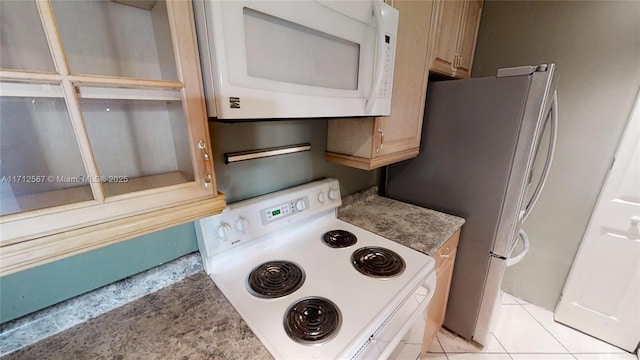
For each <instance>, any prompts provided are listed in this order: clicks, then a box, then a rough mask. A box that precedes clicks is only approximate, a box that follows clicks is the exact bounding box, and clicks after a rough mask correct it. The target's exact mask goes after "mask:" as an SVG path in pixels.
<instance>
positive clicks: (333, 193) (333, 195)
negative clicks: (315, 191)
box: [329, 189, 338, 200]
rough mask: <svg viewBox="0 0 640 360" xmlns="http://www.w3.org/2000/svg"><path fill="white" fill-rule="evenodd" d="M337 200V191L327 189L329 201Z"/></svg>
mask: <svg viewBox="0 0 640 360" xmlns="http://www.w3.org/2000/svg"><path fill="white" fill-rule="evenodd" d="M337 199H338V190H336V189H329V200H337Z"/></svg>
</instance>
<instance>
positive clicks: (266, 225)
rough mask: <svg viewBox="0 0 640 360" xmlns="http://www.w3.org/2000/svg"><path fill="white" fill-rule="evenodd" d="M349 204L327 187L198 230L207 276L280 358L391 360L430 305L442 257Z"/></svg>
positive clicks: (241, 208) (282, 194) (247, 208)
mask: <svg viewBox="0 0 640 360" xmlns="http://www.w3.org/2000/svg"><path fill="white" fill-rule="evenodd" d="M341 204H342V202H341V197H340V190H339V184H338V181H337V180H334V179H325V180H320V181H315V182H312V183H308V184H304V185H301V186H297V187H293V188H289V189H285V190H282V191H278V192H275V193H271V194H267V195H264V196H260V197H257V198H253V199H249V200H245V201H241V202H237V203H234V204H230V205H228V206H227V208H226V209H225V210H224V211H223V212H222V213H221V214H219V215H215V216H211V217H208V218H204V219H201V220H199V221H198V222H196V233H197V237H198V247H199V249H200V252H201V254H202V259H203V263H204V268H205V271H206V272H207V274H208V275H209V276H210V277H211V278H212V279H213V281H214V282H215V284H216V285H217V286H218V287H219V288H220V289H221V291H222V292H223V294H224V295H225V297H226V298H227V299H228V300H229V301H230V302H231V304H232V305H233V307H234V308H235V309H236V310H237V311H238V313H239V314H240V315H241V316H242V318H243V319H244V320H245V321H246V323H247V324H248V325H249V327H250V328H251V330H252V331H253V333H254V334H255V335H256V336H257V337H258V339H259V340H260V341H261V342H262V344H263V345H264V346H265V347H266V349H267V350H268V351H269V352H270V353H271V355H272V356H273V357H274V358H275V359H386V358H388V356H389V355H390V354H391V353H392V352H393V350H394V349H395V347H396V346H397V344H398V343H399V342H400V340H401V339H402V337H403V336H404V335H405V334H406V333H407V331H408V330H409V329H410V328H411V326H412V325H413V323H414V322H415V320H417V318H418V317H419V316H423V314H424V311H425V309H426V307H427V305H428V303H429V301H430V300H431V297H432V295H433V292H434V290H435V285H436V283H435V282H436V280H435V271H434V260H433V258H431V257H429V256H427V255H425V254H422V253H420V252H417V251H415V250H413V249H410V248H408V247H405V246H403V245H401V244H398V243H396V242H394V241H391V240H389V239H386V238H383V237H381V236H379V235H376V234H373V233H371V232H369V231H366V230H364V229H361V228H359V227H356V226H354V225H352V224H349V223H347V222H344V221H342V220H339V219H337V218H336V209H337V208H338V207H339V206H340V205H341Z"/></svg>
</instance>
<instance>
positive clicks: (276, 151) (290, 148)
mask: <svg viewBox="0 0 640 360" xmlns="http://www.w3.org/2000/svg"><path fill="white" fill-rule="evenodd" d="M310 150H311V144H310V143H304V144H296V145H287V146H278V147H272V148H267V149H258V150H247V151H237V152H230V153H224V163H225V164H231V163H234V162H238V161H245V160H254V159H260V158H265V157H270V156H278V155H284V154H292V153H297V152H302V151H310Z"/></svg>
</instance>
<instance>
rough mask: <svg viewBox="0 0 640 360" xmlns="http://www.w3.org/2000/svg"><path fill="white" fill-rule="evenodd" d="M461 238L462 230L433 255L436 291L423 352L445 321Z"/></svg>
mask: <svg viewBox="0 0 640 360" xmlns="http://www.w3.org/2000/svg"><path fill="white" fill-rule="evenodd" d="M459 239H460V230H458V231H457V232H456V233H455V234H453V235H452V236H451V238H449V240H447V242H445V243H444V244H443V245H442V246H441V247H440V249H438V251H437V252H436V254H434V255H433V257H434V259H435V260H436V264H435V266H436V291H435V293H434V294H433V298H431V302H430V303H429V308H428V309H427V316H426V321H425V329H424V340H423V343H422V352H423V353H425V352H426V351H427V349H428V347H429V344H430V343H431V341H433V338H434V337H435V335H436V333H437V332H438V330H440V328H441V327H442V323H443V322H444V316H445V312H446V310H447V301H448V299H449V290H450V287H451V278H452V276H453V266H454V264H455V259H456V252H457V246H458V240H459Z"/></svg>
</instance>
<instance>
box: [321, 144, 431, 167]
mask: <svg viewBox="0 0 640 360" xmlns="http://www.w3.org/2000/svg"><path fill="white" fill-rule="evenodd" d="M419 152H420V149H419V148H415V149H409V150H405V151H402V152H398V153H395V154H391V155H389V156H384V157H378V158H373V159H369V158H363V157H357V156H350V155H344V154H338V153H333V152H329V151H327V152H325V159H326V160H327V161H330V162H333V163H336V164H341V165H346V166H351V167H354V168H358V169H362V170H373V169H377V168H379V167H382V166H385V165H389V164H393V163H397V162H398V161H403V160H408V159H412V158H414V157H416V156H418V153H419Z"/></svg>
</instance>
